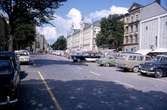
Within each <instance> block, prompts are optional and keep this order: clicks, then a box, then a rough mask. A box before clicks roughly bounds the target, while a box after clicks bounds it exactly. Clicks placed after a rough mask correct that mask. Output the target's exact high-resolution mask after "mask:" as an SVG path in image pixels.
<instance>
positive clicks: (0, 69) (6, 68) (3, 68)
mask: <svg viewBox="0 0 167 110" xmlns="http://www.w3.org/2000/svg"><path fill="white" fill-rule="evenodd" d="M10 71H11V64H10V61H8V60H0V74H9V73H10Z"/></svg>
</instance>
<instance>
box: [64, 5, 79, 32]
mask: <svg viewBox="0 0 167 110" xmlns="http://www.w3.org/2000/svg"><path fill="white" fill-rule="evenodd" d="M67 17H69V18H70V20H71V21H72V23H73V25H74V28H76V29H79V28H80V22H81V20H82V14H81V12H80V11H79V10H78V9H76V8H72V9H71V10H70V11H69V13H68V14H67Z"/></svg>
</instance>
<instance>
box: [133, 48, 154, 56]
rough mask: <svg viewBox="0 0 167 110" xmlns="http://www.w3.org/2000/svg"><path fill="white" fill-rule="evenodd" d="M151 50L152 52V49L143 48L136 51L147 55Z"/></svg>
mask: <svg viewBox="0 0 167 110" xmlns="http://www.w3.org/2000/svg"><path fill="white" fill-rule="evenodd" d="M150 52H152V50H151V49H141V50H138V51H136V52H135V53H139V54H142V55H147V54H148V53H150Z"/></svg>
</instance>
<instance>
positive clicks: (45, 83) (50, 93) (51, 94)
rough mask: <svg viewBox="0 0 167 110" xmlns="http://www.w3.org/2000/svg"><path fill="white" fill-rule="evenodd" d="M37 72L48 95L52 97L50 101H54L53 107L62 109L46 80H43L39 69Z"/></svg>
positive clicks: (58, 109) (57, 109)
mask: <svg viewBox="0 0 167 110" xmlns="http://www.w3.org/2000/svg"><path fill="white" fill-rule="evenodd" d="M38 74H39V76H40V78H41V80H42V81H43V83H44V85H45V87H46V89H47V91H48V93H49V96H50V97H51V99H52V101H53V103H54V105H55V107H56V110H62V108H61V106H60V104H59V103H58V101H57V100H56V97H55V96H54V95H53V92H52V91H51V89H50V87H49V85H48V84H47V82H46V81H45V79H44V77H43V75H42V74H41V72H40V71H38Z"/></svg>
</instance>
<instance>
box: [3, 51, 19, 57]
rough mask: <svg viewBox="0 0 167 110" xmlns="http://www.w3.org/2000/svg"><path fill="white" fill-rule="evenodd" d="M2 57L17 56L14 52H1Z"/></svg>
mask: <svg viewBox="0 0 167 110" xmlns="http://www.w3.org/2000/svg"><path fill="white" fill-rule="evenodd" d="M0 56H4V57H14V56H16V54H15V53H14V52H9V51H0Z"/></svg>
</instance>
